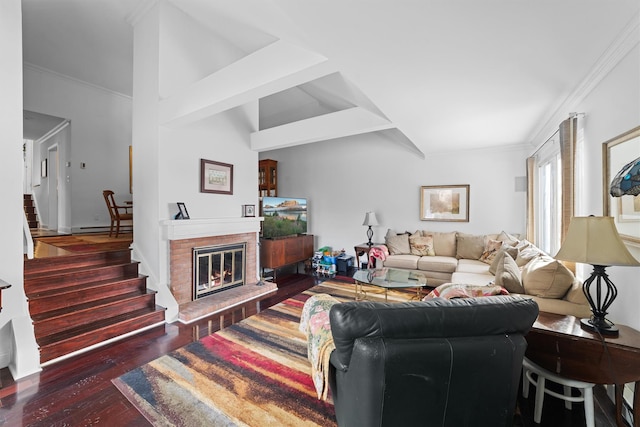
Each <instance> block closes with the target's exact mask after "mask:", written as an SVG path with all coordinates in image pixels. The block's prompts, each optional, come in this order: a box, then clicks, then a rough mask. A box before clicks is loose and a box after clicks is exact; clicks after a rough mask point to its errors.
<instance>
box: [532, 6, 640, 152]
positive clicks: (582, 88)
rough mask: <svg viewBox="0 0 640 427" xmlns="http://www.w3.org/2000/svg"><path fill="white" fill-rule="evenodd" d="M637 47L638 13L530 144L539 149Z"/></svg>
mask: <svg viewBox="0 0 640 427" xmlns="http://www.w3.org/2000/svg"><path fill="white" fill-rule="evenodd" d="M638 44H640V12H639V13H637V14H635V15H634V17H633V18H632V19H631V20H630V21H629V23H628V24H627V25H626V26H625V27H624V29H623V30H622V31H621V32H620V34H619V35H618V37H617V38H616V39H615V40H614V41H613V42H612V43H611V45H610V46H609V48H608V49H607V50H606V51H605V52H604V53H603V54H602V55H601V56H600V58H598V60H597V61H596V63H595V64H594V66H593V67H592V68H591V71H590V72H589V73H588V74H587V76H586V77H585V78H584V79H583V80H582V81H581V82H580V83H579V84H578V85H577V87H576V89H575V90H574V91H573V92H572V93H571V94H570V95H569V96H567V98H566V99H565V100H564V101H562V102H561V103H560V104H559V105H558V107H557V108H556V109H555V110H553V113H551V114H550V115H549V116H547V119H546V120H545V121H543V122H542V123H543V124H542V125H540V126H538V127H537V128H536V129H535V130H534V131H533V132H532V134H531V137H530V138H529V144H531V145H532V146H538V145H540V144H541V143H542V142H544V141H546V140H547V139H549V136H550V135H553V133H554V132H555V131H557V130H558V125H559V124H560V122H562V121H563V120H564V119H566V118H567V116H568V115H569V114H570V112H571V111H576V108H577V106H578V104H579V103H580V102H582V101H583V100H584V99H585V98H586V97H587V96H588V95H589V94H590V93H591V92H592V91H593V90H594V88H595V87H596V86H597V85H598V84H599V83H600V82H601V81H602V80H603V79H604V78H605V77H606V76H607V75H608V74H609V73H610V72H611V70H613V69H614V68H615V67H616V66H617V65H618V64H619V63H620V61H622V59H623V58H624V57H625V56H627V55H628V54H629V52H631V51H632V50H633V49H634V48H636V47H637V46H638Z"/></svg>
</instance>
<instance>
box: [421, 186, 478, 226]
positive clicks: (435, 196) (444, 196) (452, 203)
mask: <svg viewBox="0 0 640 427" xmlns="http://www.w3.org/2000/svg"><path fill="white" fill-rule="evenodd" d="M420 220H422V221H459V222H468V221H469V185H431V186H427V185H425V186H422V187H420Z"/></svg>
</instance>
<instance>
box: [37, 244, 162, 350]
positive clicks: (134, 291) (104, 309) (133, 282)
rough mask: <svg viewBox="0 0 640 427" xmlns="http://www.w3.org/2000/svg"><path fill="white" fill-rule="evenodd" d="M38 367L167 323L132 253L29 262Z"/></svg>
mask: <svg viewBox="0 0 640 427" xmlns="http://www.w3.org/2000/svg"><path fill="white" fill-rule="evenodd" d="M24 267H25V268H24V287H25V292H26V294H27V298H28V300H29V311H30V312H31V318H32V320H33V325H34V330H35V335H36V341H37V343H38V345H39V347H40V363H44V362H47V361H50V360H53V359H56V358H58V357H61V356H64V355H67V354H70V353H73V352H75V351H78V350H82V349H84V348H87V347H89V346H92V345H94V344H99V343H101V342H103V341H106V340H109V339H111V338H116V337H118V336H122V335H124V334H130V333H133V332H136V331H140V330H142V329H143V328H146V327H150V326H152V325H156V324H162V323H163V322H164V310H165V309H164V308H163V307H159V306H157V305H156V303H155V294H156V292H155V291H151V290H148V289H147V285H146V281H147V278H146V276H143V275H140V274H138V263H137V262H132V261H131V251H130V249H122V250H115V251H106V252H94V253H82V254H76V255H71V256H58V257H50V258H36V259H30V260H25V265H24Z"/></svg>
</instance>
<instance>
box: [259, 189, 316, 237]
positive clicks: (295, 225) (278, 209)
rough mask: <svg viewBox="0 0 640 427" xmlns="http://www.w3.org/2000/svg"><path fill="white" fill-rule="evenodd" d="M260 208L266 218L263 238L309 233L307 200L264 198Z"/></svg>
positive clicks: (263, 226)
mask: <svg viewBox="0 0 640 427" xmlns="http://www.w3.org/2000/svg"><path fill="white" fill-rule="evenodd" d="M260 208H261V210H262V216H263V217H264V222H263V223H262V237H264V238H265V239H273V238H277V237H285V236H295V235H298V234H304V233H306V232H307V199H301V198H299V197H263V198H262V203H261V205H260Z"/></svg>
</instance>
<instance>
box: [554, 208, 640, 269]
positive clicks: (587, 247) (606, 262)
mask: <svg viewBox="0 0 640 427" xmlns="http://www.w3.org/2000/svg"><path fill="white" fill-rule="evenodd" d="M556 258H557V259H560V260H564V261H573V262H580V263H583V264H591V265H602V266H611V265H626V266H640V263H639V262H638V261H637V260H636V259H635V258H634V257H633V255H631V253H629V250H628V249H627V247H626V246H625V245H624V243H623V242H622V239H620V235H619V234H618V230H617V229H616V226H615V223H614V222H613V218H612V217H610V216H586V217H573V218H571V222H570V223H569V230H568V231H567V235H566V237H565V239H564V242H562V246H561V247H560V250H559V251H558V253H557V254H556Z"/></svg>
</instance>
